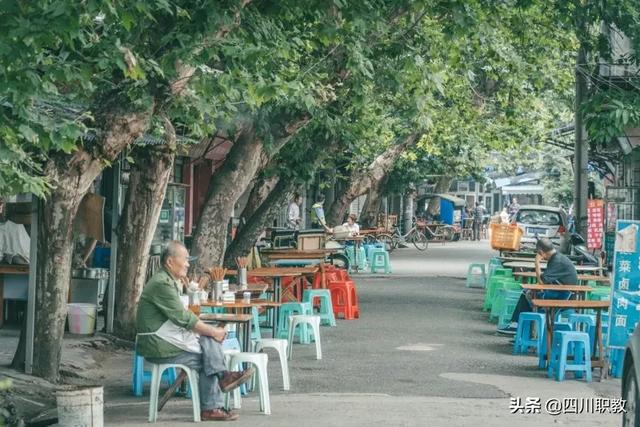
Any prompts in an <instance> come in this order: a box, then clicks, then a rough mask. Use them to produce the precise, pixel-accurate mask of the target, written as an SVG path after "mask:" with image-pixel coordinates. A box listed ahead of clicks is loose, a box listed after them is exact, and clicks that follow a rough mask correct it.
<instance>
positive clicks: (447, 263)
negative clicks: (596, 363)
mask: <svg viewBox="0 0 640 427" xmlns="http://www.w3.org/2000/svg"><path fill="white" fill-rule="evenodd" d="M491 256H492V251H491V250H490V249H489V248H488V244H487V242H486V241H485V242H480V243H469V242H458V243H450V244H447V245H444V246H443V245H440V244H438V245H435V244H432V245H430V247H429V250H428V251H427V252H426V253H422V252H418V251H416V250H414V249H404V250H399V251H397V252H394V254H393V256H392V263H393V274H392V275H389V276H384V275H367V274H361V275H355V276H354V277H355V280H356V283H357V286H358V295H359V299H360V301H359V303H360V311H361V317H360V319H359V320H355V321H338V326H337V327H335V328H327V327H323V328H322V349H323V359H322V360H320V361H318V360H315V353H314V348H313V346H303V345H296V347H295V348H294V358H293V360H292V361H291V362H290V374H291V379H292V387H291V392H283V391H282V389H281V387H282V382H281V376H280V370H279V363H278V360H277V357H270V363H269V381H270V388H271V399H272V402H271V407H272V415H270V416H264V415H261V414H260V413H259V412H258V402H257V400H256V398H255V395H253V396H251V397H248V398H247V399H244V400H243V406H242V408H241V409H240V410H239V413H240V415H241V418H240V420H239V421H238V422H236V423H235V424H234V425H239V426H241V425H247V426H248V425H254V426H255V425H257V426H271V425H273V426H276V425H277V426H306V425H309V426H336V425H340V426H342V425H349V426H351V425H352V426H370V425H383V424H384V425H411V426H413V425H416V426H422V425H425V426H427V425H428V426H440V425H442V426H445V425H446V426H452V425H454V426H458V425H473V426H477V425H482V423H485V424H486V425H491V426H500V425H505V426H507V425H508V426H520V425H522V426H528V425H532V426H533V425H536V426H540V425H550V424H552V423H553V424H566V425H578V424H579V425H581V426H591V425H607V426H608V425H611V426H613V425H620V416H619V415H607V414H587V413H583V414H563V415H560V416H551V415H549V414H547V413H545V409H544V404H545V402H546V401H547V400H548V399H551V398H565V397H566V398H583V399H594V398H598V397H609V398H615V397H618V398H619V389H620V382H619V380H611V379H609V380H606V381H604V382H602V383H597V382H594V383H592V384H585V383H584V382H583V381H576V380H574V379H569V380H566V381H563V382H560V383H559V382H555V381H553V380H549V379H547V378H546V375H545V372H543V371H542V370H539V369H538V368H537V358H535V357H534V356H513V355H511V345H510V343H509V338H506V337H504V336H500V335H498V334H496V333H495V324H493V323H489V322H488V321H487V314H486V313H484V312H482V311H481V305H482V298H483V290H479V289H468V288H466V287H465V286H464V280H463V279H461V278H462V277H464V275H465V274H466V268H467V265H468V264H469V262H473V261H479V262H486V261H488V259H489V258H490V257H491ZM270 355H271V354H270ZM129 357H130V356H129ZM103 363H104V364H105V367H106V368H107V369H112V368H113V369H116V368H117V366H116V367H112V368H108V366H109V365H110V364H116V365H117V364H122V361H118V358H117V357H114V358H113V359H112V360H105V361H103ZM122 375H123V378H125V380H126V379H128V377H127V375H128V370H127V369H125V370H124V372H123V374H122ZM512 397H513V398H518V397H519V398H521V399H522V400H523V401H526V399H527V397H532V398H540V401H541V405H542V411H541V413H540V414H529V415H522V414H511V411H510V398H512ZM147 399H148V398H144V399H139V398H138V399H136V398H132V397H129V396H128V391H127V384H126V382H123V383H122V385H121V386H120V387H115V388H113V387H112V388H110V389H108V390H107V393H106V399H105V400H106V401H105V406H106V408H105V417H106V419H105V422H106V425H147V423H146V416H147V405H148V403H147V402H148V400H147ZM534 406H535V405H534ZM190 411H191V407H190V401H188V400H185V399H173V400H172V401H171V402H170V403H169V404H168V406H167V409H165V410H164V411H162V412H161V414H160V416H159V420H160V423H159V425H167V426H168V425H171V426H175V425H190V421H191V412H190ZM183 423H184V424H183Z"/></svg>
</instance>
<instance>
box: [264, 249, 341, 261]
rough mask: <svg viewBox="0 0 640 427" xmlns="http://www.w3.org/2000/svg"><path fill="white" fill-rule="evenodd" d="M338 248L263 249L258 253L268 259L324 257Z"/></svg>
mask: <svg viewBox="0 0 640 427" xmlns="http://www.w3.org/2000/svg"><path fill="white" fill-rule="evenodd" d="M339 250H340V249H339V248H324V249H313V250H307V251H299V250H297V249H263V250H261V251H260V255H263V256H265V257H266V258H268V259H270V260H271V259H324V258H325V257H326V256H327V255H330V254H332V253H336V252H338V251H339Z"/></svg>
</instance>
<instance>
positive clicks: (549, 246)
mask: <svg viewBox="0 0 640 427" xmlns="http://www.w3.org/2000/svg"><path fill="white" fill-rule="evenodd" d="M555 249H556V248H555V246H553V243H551V240H549V239H547V238H546V237H543V238H542V239H539V240H538V241H537V242H536V251H538V252H540V251H542V252H544V253H547V252H551V251H554V250H555Z"/></svg>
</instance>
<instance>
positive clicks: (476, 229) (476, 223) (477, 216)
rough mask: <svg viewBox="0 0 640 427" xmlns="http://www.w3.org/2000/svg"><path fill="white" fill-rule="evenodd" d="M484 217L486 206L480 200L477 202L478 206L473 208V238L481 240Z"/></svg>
mask: <svg viewBox="0 0 640 427" xmlns="http://www.w3.org/2000/svg"><path fill="white" fill-rule="evenodd" d="M483 218H484V207H483V206H482V205H481V204H480V203H479V202H476V207H475V208H474V209H473V240H480V235H481V234H480V231H481V230H482V220H483Z"/></svg>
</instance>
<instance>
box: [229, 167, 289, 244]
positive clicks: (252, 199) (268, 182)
mask: <svg viewBox="0 0 640 427" xmlns="http://www.w3.org/2000/svg"><path fill="white" fill-rule="evenodd" d="M278 181H280V177H278V176H270V177H264V176H261V177H260V178H258V179H257V181H256V183H255V184H254V186H253V188H252V189H251V193H250V194H249V199H248V200H247V205H246V206H245V207H244V209H243V210H242V214H241V215H240V218H242V219H243V221H241V222H240V227H238V231H240V230H242V228H243V227H244V224H245V223H246V222H247V221H249V219H250V218H251V217H252V216H253V214H254V213H255V212H256V210H258V208H259V207H260V206H261V205H262V203H264V201H265V200H266V199H267V197H269V194H271V192H272V191H273V190H274V188H275V187H276V184H278Z"/></svg>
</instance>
